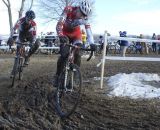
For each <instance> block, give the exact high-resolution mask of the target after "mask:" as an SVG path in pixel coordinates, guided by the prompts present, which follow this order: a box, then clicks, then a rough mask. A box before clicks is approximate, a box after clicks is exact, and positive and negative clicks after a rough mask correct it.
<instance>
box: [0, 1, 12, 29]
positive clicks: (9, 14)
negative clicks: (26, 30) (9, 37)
mask: <svg viewBox="0 0 160 130" xmlns="http://www.w3.org/2000/svg"><path fill="white" fill-rule="evenodd" d="M2 1H3V3H4V4H5V5H6V6H7V9H8V16H9V25H10V31H11V30H12V28H13V22H12V12H11V3H10V0H2Z"/></svg>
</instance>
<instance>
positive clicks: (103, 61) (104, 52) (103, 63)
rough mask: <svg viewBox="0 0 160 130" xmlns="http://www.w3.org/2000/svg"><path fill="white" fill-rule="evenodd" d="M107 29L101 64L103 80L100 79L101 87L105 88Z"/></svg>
mask: <svg viewBox="0 0 160 130" xmlns="http://www.w3.org/2000/svg"><path fill="white" fill-rule="evenodd" d="M107 40H108V39H107V31H105V32H104V45H103V55H102V59H101V62H102V64H101V65H102V66H101V81H100V87H101V89H102V88H103V76H104V65H105V56H106V47H107V44H108V43H107Z"/></svg>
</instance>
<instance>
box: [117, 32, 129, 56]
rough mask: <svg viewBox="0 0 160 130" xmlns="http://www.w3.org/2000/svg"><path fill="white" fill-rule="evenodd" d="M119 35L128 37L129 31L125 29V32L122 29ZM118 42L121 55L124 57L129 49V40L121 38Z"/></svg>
mask: <svg viewBox="0 0 160 130" xmlns="http://www.w3.org/2000/svg"><path fill="white" fill-rule="evenodd" d="M119 35H120V37H127V32H126V31H123V32H122V31H120V32H119ZM118 43H119V45H120V51H121V55H122V56H123V57H125V54H126V50H127V47H128V41H126V40H119V41H118Z"/></svg>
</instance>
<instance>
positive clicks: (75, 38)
mask: <svg viewBox="0 0 160 130" xmlns="http://www.w3.org/2000/svg"><path fill="white" fill-rule="evenodd" d="M77 11H79V7H72V6H67V7H66V8H65V9H64V11H63V13H62V14H61V17H60V19H59V21H58V23H57V27H56V30H57V34H58V35H59V36H62V35H66V36H68V37H69V38H70V40H71V41H72V42H73V43H78V42H79V43H82V33H81V28H80V25H84V26H85V29H86V33H87V39H88V42H89V43H90V44H93V43H94V40H93V35H92V32H91V28H90V24H89V23H88V22H87V17H86V18H85V19H82V18H76V13H77Z"/></svg>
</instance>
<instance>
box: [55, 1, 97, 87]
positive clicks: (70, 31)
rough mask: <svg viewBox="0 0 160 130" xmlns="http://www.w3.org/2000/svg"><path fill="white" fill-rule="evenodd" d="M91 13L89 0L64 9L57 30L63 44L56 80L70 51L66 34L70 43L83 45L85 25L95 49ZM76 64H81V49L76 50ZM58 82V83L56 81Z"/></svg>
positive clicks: (89, 39)
mask: <svg viewBox="0 0 160 130" xmlns="http://www.w3.org/2000/svg"><path fill="white" fill-rule="evenodd" d="M90 13H91V6H90V3H89V2H88V1H87V0H83V1H82V2H81V3H80V5H79V6H77V7H73V6H67V7H65V9H64V10H63V13H62V14H61V16H60V19H59V21H58V23H57V26H56V30H57V34H58V36H59V39H60V42H61V45H60V57H59V59H58V61H57V72H56V76H55V81H56V82H57V77H58V76H59V75H60V73H61V70H62V69H63V66H64V63H65V60H66V57H67V55H68V53H69V47H68V46H65V43H66V40H67V39H66V36H67V37H68V38H69V41H70V43H72V44H74V45H78V46H81V45H82V33H81V27H80V26H81V25H84V27H85V31H86V34H87V42H88V43H90V47H91V49H92V50H93V51H95V44H94V39H93V35H92V31H91V28H90V24H89V23H88V21H87V19H88V16H89V15H90ZM74 57H75V61H74V62H75V64H77V65H78V66H80V63H81V56H80V54H79V50H77V51H76V52H75V56H74ZM55 84H56V83H55Z"/></svg>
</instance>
